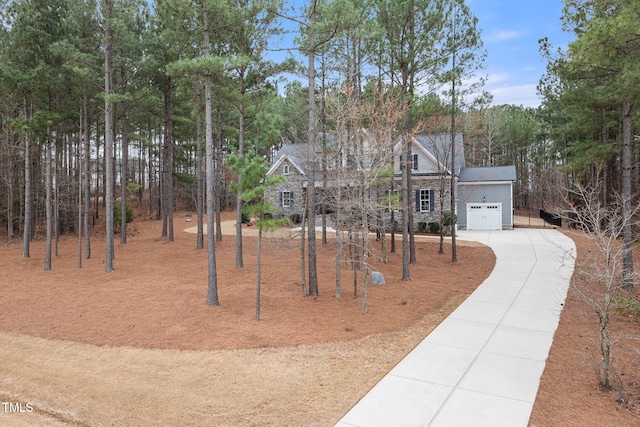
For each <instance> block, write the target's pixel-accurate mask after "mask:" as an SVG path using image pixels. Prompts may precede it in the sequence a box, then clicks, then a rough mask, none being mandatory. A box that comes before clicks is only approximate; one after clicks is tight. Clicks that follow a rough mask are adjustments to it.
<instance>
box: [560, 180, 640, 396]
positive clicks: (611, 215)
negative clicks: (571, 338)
mask: <svg viewBox="0 0 640 427" xmlns="http://www.w3.org/2000/svg"><path fill="white" fill-rule="evenodd" d="M601 191H602V189H601V185H600V181H599V180H598V183H597V184H595V185H592V186H583V185H580V184H576V186H575V187H574V188H573V189H571V190H569V191H567V193H566V194H567V196H566V198H565V204H566V207H565V208H562V209H558V210H557V214H558V215H560V216H561V217H563V218H565V219H566V220H568V221H570V222H571V223H572V224H573V225H575V227H576V228H577V229H578V230H579V232H580V233H581V235H582V236H584V237H586V238H587V239H588V240H589V241H590V242H591V243H592V245H593V247H595V250H594V251H590V252H589V253H588V254H587V258H586V259H585V261H581V262H580V263H577V264H576V269H575V270H576V273H577V274H576V276H574V277H577V278H578V280H576V281H575V282H574V283H573V286H572V288H571V289H572V291H573V292H575V293H576V294H577V295H579V296H580V297H581V298H582V299H583V300H584V301H585V302H586V303H587V304H588V305H589V306H590V307H591V308H592V309H593V311H594V313H595V316H596V319H597V323H598V332H599V333H598V344H599V345H598V350H599V354H598V356H599V359H600V360H599V364H598V365H597V366H596V372H597V374H598V379H599V381H600V386H601V387H602V388H603V389H606V390H608V389H610V388H611V387H612V378H611V376H612V371H613V362H612V355H611V350H612V347H613V345H615V343H616V342H618V341H619V340H620V339H622V338H613V337H612V331H611V314H612V310H613V309H614V308H615V300H616V298H615V297H616V296H617V295H620V293H621V292H623V291H624V289H625V284H626V282H625V280H626V279H627V276H626V272H625V271H624V257H625V252H626V247H625V245H624V244H621V243H620V239H621V237H622V236H623V235H624V232H625V227H626V226H627V225H628V224H632V223H633V221H634V215H635V214H636V213H637V212H638V210H639V208H640V205H636V206H635V208H633V209H630V210H629V209H627V208H625V206H629V205H630V203H628V204H627V203H626V201H625V199H624V197H623V196H622V195H618V196H617V197H616V198H615V201H614V203H611V204H609V205H604V204H603V203H602V201H601V198H600V194H601ZM573 256H575V255H573Z"/></svg>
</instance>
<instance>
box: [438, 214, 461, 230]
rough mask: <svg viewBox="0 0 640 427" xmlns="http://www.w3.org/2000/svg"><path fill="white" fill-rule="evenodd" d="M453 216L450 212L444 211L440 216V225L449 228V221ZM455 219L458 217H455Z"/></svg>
mask: <svg viewBox="0 0 640 427" xmlns="http://www.w3.org/2000/svg"><path fill="white" fill-rule="evenodd" d="M452 217H453V215H451V211H446V212H444V213H443V214H442V225H443V226H445V227H449V226H450V225H451V219H452ZM456 219H458V217H457V216H456Z"/></svg>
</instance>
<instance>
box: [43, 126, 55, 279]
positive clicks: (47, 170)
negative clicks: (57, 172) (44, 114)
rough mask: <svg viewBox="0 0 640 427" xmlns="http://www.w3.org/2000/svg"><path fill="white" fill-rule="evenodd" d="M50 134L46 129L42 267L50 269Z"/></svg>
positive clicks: (51, 194)
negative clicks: (44, 232) (44, 228)
mask: <svg viewBox="0 0 640 427" xmlns="http://www.w3.org/2000/svg"><path fill="white" fill-rule="evenodd" d="M50 134H51V132H50V130H49V129H47V143H46V153H45V162H46V163H45V165H44V167H45V181H44V182H45V184H44V185H45V187H46V194H47V198H46V205H45V209H46V212H47V245H46V252H45V257H44V269H45V270H51V239H52V237H53V206H52V205H53V191H52V190H53V189H52V186H53V182H52V178H51V139H50V137H49V135H50Z"/></svg>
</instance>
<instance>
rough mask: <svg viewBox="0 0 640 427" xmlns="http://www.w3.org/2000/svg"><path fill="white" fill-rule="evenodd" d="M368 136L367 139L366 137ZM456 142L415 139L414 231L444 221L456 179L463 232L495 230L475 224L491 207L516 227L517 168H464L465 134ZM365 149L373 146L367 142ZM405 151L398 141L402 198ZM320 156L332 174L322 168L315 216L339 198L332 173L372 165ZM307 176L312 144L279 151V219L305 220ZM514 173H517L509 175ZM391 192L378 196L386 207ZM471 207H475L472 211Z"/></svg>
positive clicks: (348, 155) (336, 154) (344, 155)
mask: <svg viewBox="0 0 640 427" xmlns="http://www.w3.org/2000/svg"><path fill="white" fill-rule="evenodd" d="M363 134H364V135H366V132H364V133H363ZM327 142H328V146H329V147H335V138H333V136H330V135H327V136H326V137H325V146H326V145H327ZM453 143H454V147H453V150H452V147H451V145H452V144H451V135H450V134H436V135H414V136H412V138H411V157H412V158H411V161H410V162H408V163H409V164H410V167H411V188H412V196H413V197H412V201H411V206H412V207H413V208H414V209H415V210H414V225H415V227H416V228H421V227H425V226H426V224H428V223H430V222H439V220H440V217H441V213H446V212H450V211H451V194H450V193H451V180H452V179H453V180H454V197H455V199H456V200H457V207H456V210H457V215H458V216H457V218H458V224H460V225H462V227H464V228H469V227H471V228H475V227H477V226H479V227H495V226H496V224H497V222H496V223H495V224H494V223H491V225H490V226H485V225H484V223H482V222H481V223H482V224H481V225H476V224H479V223H478V220H477V219H476V218H475V216H474V215H475V213H476V211H479V210H483V211H484V210H490V209H493V207H492V206H499V207H500V209H499V210H500V215H501V219H504V221H503V222H502V223H501V227H500V228H512V227H513V217H512V216H511V217H509V216H508V215H507V214H510V212H512V208H511V206H512V185H511V184H509V183H512V181H513V180H515V168H513V167H507V169H502V168H465V167H464V148H463V140H462V135H461V134H458V135H456V136H455V138H454V141H453ZM362 145H363V146H364V147H367V146H368V144H366V143H365V144H362ZM401 148H402V142H401V141H397V142H396V143H395V144H394V145H393V150H392V160H393V182H394V184H393V185H394V188H393V191H394V192H395V193H398V194H399V193H400V183H401V178H402V177H401V165H402V164H403V162H402V154H401ZM316 153H317V154H316V162H317V163H321V162H322V161H325V171H327V172H328V174H327V175H326V177H327V178H326V179H324V176H325V175H323V171H322V166H320V165H318V166H317V167H316V176H315V179H314V180H313V182H314V185H315V187H316V192H317V194H318V195H319V197H318V200H319V201H320V202H318V205H317V206H316V212H320V211H322V209H323V208H324V209H325V211H326V209H331V208H332V206H331V203H329V202H327V200H328V199H330V198H331V197H333V196H334V195H335V193H336V191H335V185H333V184H332V182H333V181H332V180H331V173H332V171H334V170H336V169H342V170H348V169H350V168H352V169H353V168H357V167H367V165H369V164H370V162H371V160H370V159H366V158H367V157H368V155H367V154H362V153H361V154H360V156H361V157H364V158H365V159H364V160H363V161H362V162H358V161H354V154H353V153H352V152H348V150H343V149H340V150H333V149H329V150H326V149H325V150H322V149H321V148H320V147H318V149H316ZM323 153H324V154H323ZM452 154H453V155H454V156H455V162H454V170H453V171H451V170H450V169H451V168H450V165H451V161H450V159H451V157H452ZM389 160H391V159H389ZM308 171H309V162H308V145H307V144H284V145H283V146H282V147H281V148H280V150H279V151H278V153H277V155H276V156H274V161H273V163H272V165H271V168H270V170H269V172H268V173H269V174H277V175H281V176H283V177H284V178H285V179H284V181H283V182H282V183H279V184H277V185H276V186H274V187H273V188H271V189H269V190H268V191H269V194H268V195H267V197H268V198H269V199H270V200H271V203H272V204H273V205H274V206H276V209H275V212H273V214H274V216H285V217H289V218H292V219H294V220H295V219H298V218H300V217H301V216H302V213H303V212H304V209H305V194H306V189H307V187H308V185H309V181H310V180H309V176H308ZM511 171H513V174H510V172H511ZM462 178H464V179H465V181H464V182H462V181H461V179H462ZM474 179H477V180H474ZM461 182H462V183H463V184H464V185H463V186H462V188H463V189H464V194H458V193H459V192H460V191H461V190H459V188H460V185H461ZM507 184H509V185H507ZM390 186H391V183H390V185H389V187H390ZM389 187H387V188H386V189H385V190H384V192H382V193H381V194H379V198H380V203H381V205H382V204H383V203H384V199H389V197H388V195H389V194H390V193H391V191H392V190H391V188H389ZM322 194H326V195H327V197H322ZM478 197H479V199H478ZM323 204H324V205H323ZM469 204H471V207H469V206H467V205H469ZM462 209H464V214H461V212H460V211H461V210H462ZM467 209H469V210H471V212H472V214H471V215H468V214H467ZM392 210H394V208H393V206H388V208H387V209H385V212H384V216H385V221H386V222H387V223H389V221H390V219H391V211H392ZM395 218H396V219H395V220H396V221H399V216H397V215H396V217H395ZM469 218H471V223H470V224H469V223H468V219H469ZM485 229H487V228H485Z"/></svg>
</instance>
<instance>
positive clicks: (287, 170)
mask: <svg viewBox="0 0 640 427" xmlns="http://www.w3.org/2000/svg"><path fill="white" fill-rule="evenodd" d="M282 173H283V174H284V175H289V165H284V167H283V168H282Z"/></svg>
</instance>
